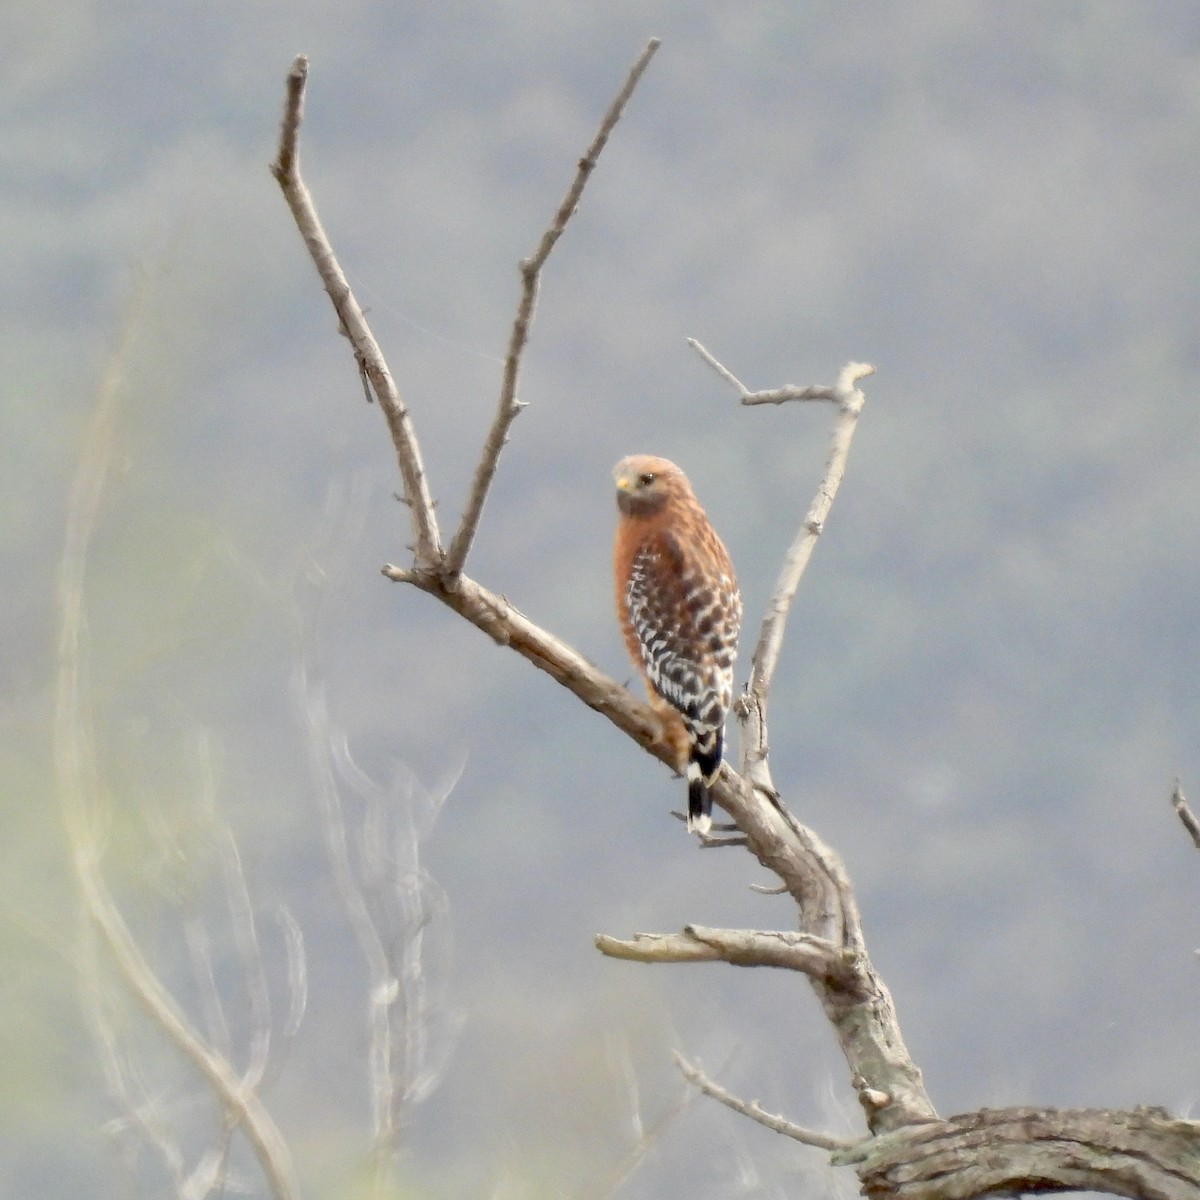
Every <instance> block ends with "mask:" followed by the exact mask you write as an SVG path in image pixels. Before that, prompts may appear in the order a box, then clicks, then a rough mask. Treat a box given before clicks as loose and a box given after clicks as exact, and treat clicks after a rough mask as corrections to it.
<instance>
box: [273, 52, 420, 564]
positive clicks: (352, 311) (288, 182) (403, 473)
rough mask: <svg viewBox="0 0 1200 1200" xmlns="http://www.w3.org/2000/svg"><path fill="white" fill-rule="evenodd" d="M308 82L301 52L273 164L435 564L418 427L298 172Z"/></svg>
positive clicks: (416, 542) (416, 543) (416, 539)
mask: <svg viewBox="0 0 1200 1200" xmlns="http://www.w3.org/2000/svg"><path fill="white" fill-rule="evenodd" d="M307 82H308V59H307V58H306V57H305V56H304V55H303V54H301V55H298V56H297V58H296V60H295V62H293V63H292V69H291V71H290V72H289V73H288V79H287V100H286V102H285V104H284V110H283V123H282V126H281V128H280V135H279V153H278V155H277V157H276V159H275V162H274V163H273V164H272V165H271V174H273V175H274V176H275V178H276V180H277V181H278V183H279V186H280V188H282V189H283V196H284V199H285V200H286V201H287V203H288V207H289V208H290V209H291V210H292V217H293V218H294V219H295V222H296V227H297V228H298V229H299V230H300V236H301V237H303V238H304V244H305V245H306V246H307V247H308V253H309V255H310V256H311V258H312V260H313V264H314V265H315V266H316V268H317V272H318V274H319V275H320V276H321V282H322V283H323V284H324V285H325V291H326V292H327V293H328V295H329V299H330V301H331V302H332V303H333V307H334V311H335V312H336V313H337V316H338V322H339V324H338V328H339V329H340V330H341V331H342V332H343V333H344V334H345V335H346V337H348V338H349V339H350V344H351V346H353V347H354V359H355V362H357V364H358V369H359V371H360V373H362V374H363V375H364V376H365V377H366V378H367V379H368V380H369V381H370V384H371V389H372V391H374V393H375V396H376V398H377V399H378V400H379V407H380V410H381V411H382V412H383V415H384V419H385V420H386V421H387V424H388V430H389V432H390V433H391V435H392V445H393V446H394V447H395V448H396V462H397V465H398V466H399V468H400V478H401V479H402V480H403V481H404V501H405V504H406V505H407V507H408V511H409V516H410V519H411V521H412V527H413V554H414V557H415V559H416V562H417V563H418V564H420V565H423V566H432V565H434V564H436V563H440V562H441V560H442V542H441V534H440V533H439V531H438V524H437V517H436V516H435V515H434V511H433V497H432V495H431V494H430V491H429V483H428V480H427V479H426V477H425V464H424V463H423V461H422V459H421V448H420V446H419V445H418V444H417V435H416V431H415V430H414V429H413V424H412V420H411V418H410V417H409V415H408V409H407V408H406V407H405V405H404V402H403V401H402V400H401V399H400V393H399V391H398V390H397V388H396V383H395V381H394V380H393V379H392V373H391V371H390V370H389V369H388V365H387V362H386V361H385V360H384V357H383V351H382V350H380V349H379V343H378V342H376V341H375V335H374V334H373V333H372V332H371V328H370V326H369V325H368V324H367V319H366V317H365V316H364V315H363V310H362V309H361V308H360V307H359V303H358V301H357V300H356V299H355V298H354V293H353V292H352V291H351V290H350V284H349V283H348V282H347V281H346V276H345V273H344V272H343V271H342V268H341V266H340V265H339V264H338V261H337V259H336V257H334V253H333V248H332V247H331V246H330V244H329V238H328V237H327V236H326V234H325V230H324V228H323V226H322V225H321V220H320V218H319V217H318V216H317V210H316V206H315V205H314V204H313V201H312V196H310V195H309V191H308V188H307V187H306V186H305V184H304V180H303V179H302V178H301V176H300V150H299V144H298V140H299V136H300V123H301V121H302V120H303V117H304V90H305V86H306V84H307Z"/></svg>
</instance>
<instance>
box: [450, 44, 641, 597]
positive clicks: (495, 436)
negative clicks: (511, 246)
mask: <svg viewBox="0 0 1200 1200" xmlns="http://www.w3.org/2000/svg"><path fill="white" fill-rule="evenodd" d="M658 46H659V42H658V38H651V39H650V41H649V42H648V43H647V44H646V48H645V49H644V50H643V51H642V52H641V54H640V55H638V58H637V61H636V62H635V63H634V64H633V66H632V67H631V68H630V70H629V74H628V76H627V77H626V79H625V83H624V84H623V85H622V87H621V90H620V91H619V92H618V93H617V95H616V97H615V98H614V99H613V102H612V103H611V104H610V105H609V107H608V111H607V112H606V113H605V114H604V118H603V120H602V121H601V122H600V128H599V129H598V130H597V131H596V136H595V137H594V138H593V139H592V144H591V145H590V146H589V147H588V148H587V150H586V151H585V153H584V155H583V157H582V158H581V159H580V160H579V163H578V165H577V166H576V169H575V176H574V178H573V179H572V180H571V186H570V187H569V188H567V194H566V195H565V196H564V197H563V199H562V203H561V204H560V205H559V206H558V209H557V210H556V211H555V213H554V216H553V218H552V219H551V221H550V224H549V226H548V227H547V228H546V231H545V232H544V233H543V234H542V237H541V240H540V241H539V242H538V245H537V249H536V250H535V251H534V252H533V254H531V255H530V256H529V257H528V258H526V259H523V260H522V262H521V298H520V300H519V302H518V304H517V315H516V317H515V319H514V320H513V325H512V331H511V333H510V334H509V338H508V351H507V353H506V354H505V356H504V376H503V380H502V382H501V385H500V399H499V403H498V404H497V408H496V416H495V418H494V419H493V421H492V427H491V428H490V429H489V430H488V434H487V438H486V440H485V441H484V444H483V454H482V456H481V457H480V460H479V465H478V466H477V467H476V468H475V477H474V480H473V481H472V483H471V492H470V495H469V496H468V498H467V505H466V508H465V509H464V510H463V515H462V520H461V521H460V522H459V525H458V529H457V530H456V531H455V534H454V538H453V539H452V541H451V543H450V551H449V553H448V554H447V555H446V563H445V572H444V573H445V576H446V579H447V580H448V581H449V582H450V583H451V585H453V583H454V581H455V580H456V579H457V578H458V576H459V575H460V574H461V573H462V570H463V567H464V565H465V564H466V561H467V555H468V553H470V550H471V543H472V542H473V541H474V539H475V533H476V531H477V530H478V528H479V519H480V517H481V516H482V515H483V505H484V502H485V501H486V499H487V494H488V489H489V488H490V487H491V485H492V479H493V477H494V476H495V474H496V464H497V463H498V462H499V460H500V452H501V451H502V450H503V449H504V443H505V442H506V441H507V440H508V430H509V426H511V425H512V423H513V421H515V420H516V417H517V414H518V413H519V412H520V411H521V409H522V408H523V407H524V405H523V404H522V402H521V401H520V400H519V399H518V398H517V382H518V379H519V377H520V371H521V355H522V353H523V351H524V349H525V343H526V342H527V341H528V340H529V329H530V326H531V325H532V323H533V314H534V310H535V309H536V307H537V297H538V288H539V286H540V284H541V275H542V268H543V267H544V266H545V265H546V260H547V259H548V258H549V257H550V252H551V251H552V250H553V249H554V246H555V244H556V243H557V242H558V239H559V238H560V237H562V235H563V231H564V230H565V229H566V227H567V222H568V221H569V220H570V219H571V217H572V216H573V215H574V213H575V210H576V208H577V206H578V204H579V198H580V197H581V196H582V195H583V189H584V187H585V186H586V184H587V181H588V179H589V178H590V176H591V174H592V171H593V170H594V169H595V167H596V163H597V161H598V159H599V157H600V154H601V152H602V151H603V149H604V147H605V144H606V143H607V142H608V139H609V136H610V135H611V133H612V131H613V129H614V128H615V127H616V124H617V122H618V121H619V120H620V119H621V113H622V112H623V111H624V109H625V105H626V104H627V103H628V101H629V98H630V96H632V95H633V90H634V88H636V87H637V85H638V81H639V80H640V79H641V77H642V75H643V73H644V72H645V70H646V68H647V67H648V66H649V65H650V59H651V58H653V57H654V52H655V51H656V50H657V49H658Z"/></svg>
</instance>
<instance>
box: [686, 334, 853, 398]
mask: <svg viewBox="0 0 1200 1200" xmlns="http://www.w3.org/2000/svg"><path fill="white" fill-rule="evenodd" d="M687 344H688V345H689V346H691V348H692V349H693V350H695V352H696V353H697V354H698V355H700V357H701V358H702V359H703V360H704V361H705V362H706V363H707V364H708V365H709V366H710V367H712V369H713V370H714V371H716V373H717V374H718V375H720V377H721V378H722V379H724V380H725V382H726V383H728V384H730V385H731V386H732V387H733V388H735V389H736V390H737V393H738V399H739V400H741V402H742V403H743V404H745V405H747V406H752V405H755V404H787V403H789V402H790V401H793V400H823V401H827V402H832V403H840V401H841V399H842V397H841V393H840V392H839V391H838V389H837V388H836V387H828V386H825V385H822V384H810V385H809V386H807V387H797V386H796V385H795V384H791V383H789V384H785V385H784V386H783V387H777V388H765V389H763V390H762V391H758V392H752V391H751V390H750V389H749V388H748V387H747V386H746V385H745V384H744V383H743V382H742V381H741V380H740V379H739V378H738V377H737V376H736V375H735V374H734V373H733V372H732V371H731V370H730V369H729V368H728V367H727V366H726V365H725V364H724V363H723V362H721V361H720V360H719V359H718V358H717V357H716V356H715V355H714V354H712V353H711V352H710V351H709V350H707V349H706V348H705V347H704V346H703V345H702V344H701V343H700V342H698V341H697V340H696V339H695V338H688V339H687Z"/></svg>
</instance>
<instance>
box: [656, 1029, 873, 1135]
mask: <svg viewBox="0 0 1200 1200" xmlns="http://www.w3.org/2000/svg"><path fill="white" fill-rule="evenodd" d="M675 1065H676V1066H677V1067H678V1068H679V1070H680V1073H681V1074H682V1075H683V1077H684V1079H686V1080H687V1081H688V1083H690V1084H692V1085H693V1086H694V1087H696V1088H698V1089H699V1090H700V1091H702V1092H703V1093H704V1094H705V1095H706V1096H711V1097H712V1098H713V1099H714V1100H719V1101H720V1102H721V1103H722V1104H724V1105H725V1107H726V1108H732V1109H733V1111H734V1112H738V1113H741V1114H742V1115H743V1116H745V1117H749V1118H750V1119H751V1120H752V1121H757V1122H758V1123H759V1124H760V1125H765V1126H766V1127H767V1128H768V1129H771V1130H774V1131H775V1132H776V1133H782V1134H783V1135H784V1136H785V1137H790V1138H795V1140H796V1141H798V1142H803V1143H804V1144H805V1145H806V1146H816V1147H817V1148H818V1149H819V1150H847V1149H849V1148H850V1147H852V1146H855V1145H857V1144H858V1143H857V1142H849V1141H847V1140H846V1139H845V1138H836V1137H831V1136H830V1135H829V1134H827V1133H817V1132H816V1131H815V1130H813V1129H805V1128H804V1126H803V1125H797V1124H796V1123H795V1122H793V1121H789V1120H788V1119H787V1118H786V1117H780V1116H777V1115H776V1114H775V1113H769V1112H767V1110H766V1109H765V1108H763V1107H762V1106H761V1105H760V1104H759V1102H758V1101H757V1100H740V1099H738V1097H737V1096H735V1095H734V1094H733V1093H732V1092H728V1091H726V1090H725V1089H724V1088H723V1087H722V1086H721V1085H720V1084H719V1083H716V1082H714V1081H713V1080H711V1079H710V1078H709V1077H708V1076H707V1075H706V1074H705V1073H704V1072H703V1071H702V1070H701V1069H700V1068H699V1067H697V1066H696V1065H695V1064H694V1063H690V1062H688V1060H687V1059H686V1058H684V1057H683V1055H682V1054H679V1053H676V1054H675Z"/></svg>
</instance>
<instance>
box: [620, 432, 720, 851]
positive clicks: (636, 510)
mask: <svg viewBox="0 0 1200 1200" xmlns="http://www.w3.org/2000/svg"><path fill="white" fill-rule="evenodd" d="M613 479H614V480H615V482H616V485H617V509H618V513H619V516H618V520H617V533H616V538H615V541H614V546H613V576H614V582H615V585H616V601H617V618H618V620H619V621H620V624H621V630H622V632H623V633H624V635H625V648H626V649H627V650H628V651H629V657H630V658H631V659H632V660H633V664H634V666H635V667H637V669H638V671H639V672H640V674H641V675H642V677H643V678H644V679H645V682H646V689H647V691H648V692H649V695H650V703H651V705H652V706H653V707H654V709H655V711H656V712H657V713H658V715H659V717H660V718H661V719H662V722H663V740H664V741H665V742H666V744H667V745H668V746H669V747H670V749H671V751H672V753H673V755H674V757H675V766H676V769H677V770H678V771H679V772H680V773H681V774H684V775H686V777H687V784H688V814H687V826H688V829H689V830H696V831H697V832H699V833H707V832H708V830H709V829H710V828H711V827H712V797H711V796H710V795H709V785H710V784H712V782H713V781H714V780H715V779H716V777H717V772H718V771H719V770H720V769H721V756H722V752H723V750H724V744H725V717H726V714H727V713H728V712H729V705H730V703H731V702H732V699H733V663H734V659H735V657H736V655H737V638H738V625H739V623H740V621H741V617H742V600H741V596H740V595H739V593H738V587H737V580H736V579H735V578H734V573H733V565H732V564H731V563H730V561H729V555H728V554H727V553H726V550H725V547H724V546H723V545H722V544H721V539H720V538H719V537H717V534H716V531H715V530H714V529H713V527H712V525H711V524H710V523H709V520H708V517H707V516H705V514H704V510H703V509H702V508H701V507H700V505H699V503H698V502H697V500H696V497H695V495H694V493H693V492H692V488H691V484H689V483H688V480H687V476H686V475H684V473H683V472H682V471H681V470H680V469H679V468H678V467H677V466H676V465H675V464H674V463H672V462H668V461H667V460H666V459H665V458H655V457H653V456H651V455H644V454H635V455H633V456H631V457H629V458H623V459H622V460H621V461H620V462H619V463H617V465H616V467H614V468H613Z"/></svg>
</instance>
